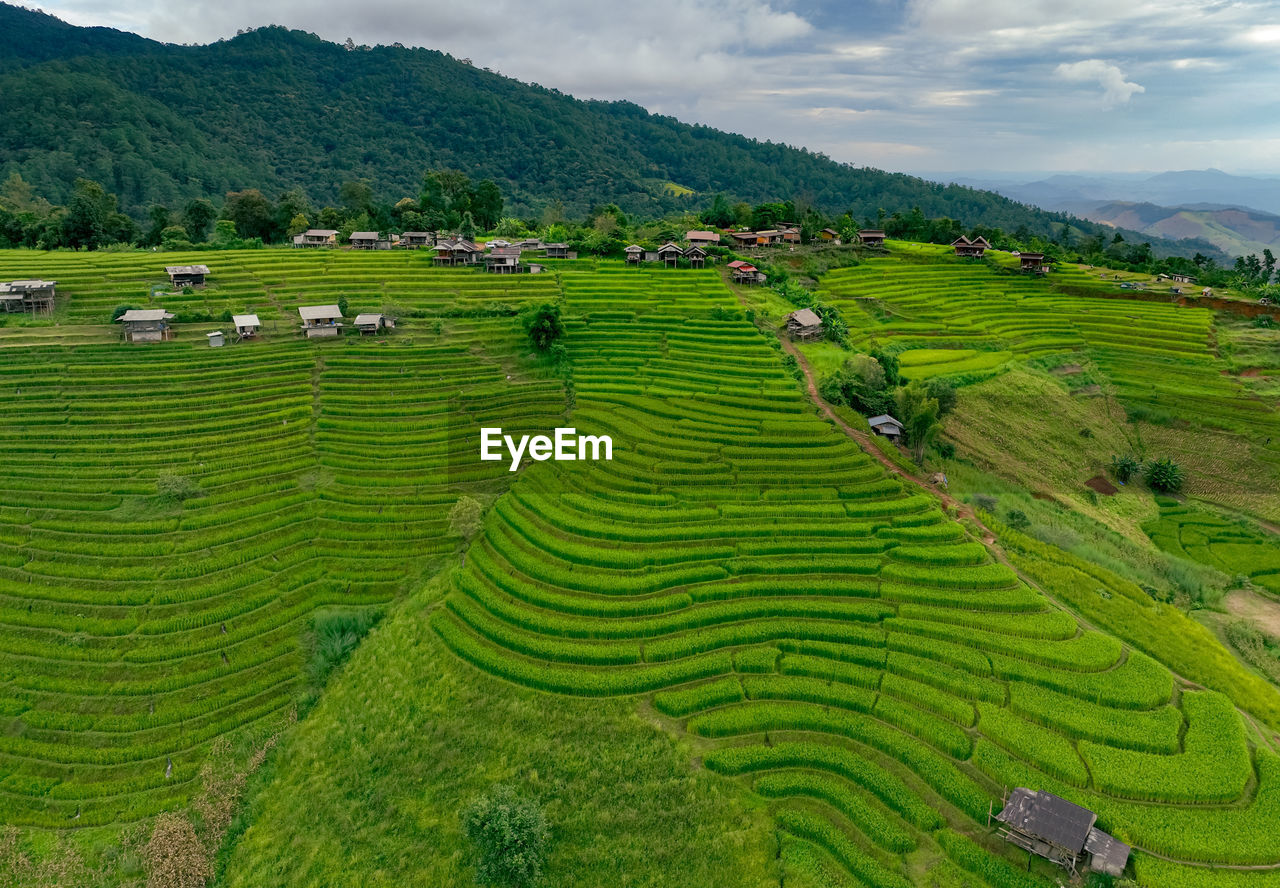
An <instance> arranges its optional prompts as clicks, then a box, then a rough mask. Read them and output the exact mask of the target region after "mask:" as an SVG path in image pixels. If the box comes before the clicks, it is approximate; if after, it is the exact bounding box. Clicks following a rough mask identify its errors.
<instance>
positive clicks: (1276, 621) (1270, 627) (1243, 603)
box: [1224, 589, 1280, 638]
mask: <svg viewBox="0 0 1280 888" xmlns="http://www.w3.org/2000/svg"><path fill="white" fill-rule="evenodd" d="M1224 603H1225V604H1226V606H1227V612H1228V613H1230V614H1232V615H1233V616H1237V617H1243V618H1244V619H1246V620H1249V621H1250V622H1252V623H1254V624H1255V625H1256V626H1257V627H1258V628H1259V629H1261V630H1262V631H1263V632H1265V633H1267V634H1268V635H1270V636H1272V637H1274V638H1280V601H1276V600H1275V599H1274V598H1267V597H1266V596H1263V595H1259V594H1258V593H1257V592H1250V591H1249V590H1247V589H1239V590H1237V591H1235V592H1232V593H1231V594H1230V595H1228V596H1227V597H1226V599H1225V601H1224Z"/></svg>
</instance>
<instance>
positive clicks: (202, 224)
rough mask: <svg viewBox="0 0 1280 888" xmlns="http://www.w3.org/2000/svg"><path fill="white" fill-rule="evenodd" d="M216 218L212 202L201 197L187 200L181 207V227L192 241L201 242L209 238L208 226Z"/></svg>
mask: <svg viewBox="0 0 1280 888" xmlns="http://www.w3.org/2000/svg"><path fill="white" fill-rule="evenodd" d="M216 218H218V211H217V210H216V209H214V206H213V204H212V203H211V202H210V201H208V200H205V199H204V198H203V197H197V198H196V199H195V200H189V201H187V205H186V206H185V207H183V208H182V227H183V228H185V229H186V230H187V234H188V235H189V236H190V239H191V240H192V241H195V242H196V243H203V242H204V241H206V240H208V238H209V226H210V225H211V224H212V223H213V220H214V219H216Z"/></svg>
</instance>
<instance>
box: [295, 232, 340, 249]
mask: <svg viewBox="0 0 1280 888" xmlns="http://www.w3.org/2000/svg"><path fill="white" fill-rule="evenodd" d="M293 245H294V246H295V247H336V246H337V245H338V232H337V231H336V230H335V229H333V228H308V229H307V230H306V231H304V232H302V234H299V235H297V236H295V237H294V239H293Z"/></svg>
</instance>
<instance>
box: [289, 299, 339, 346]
mask: <svg viewBox="0 0 1280 888" xmlns="http://www.w3.org/2000/svg"><path fill="white" fill-rule="evenodd" d="M298 315H299V317H301V318H302V332H303V333H305V334H307V338H308V339H327V338H329V337H333V336H341V335H342V309H340V308H338V306H336V305H304V306H302V307H301V308H299V309H298Z"/></svg>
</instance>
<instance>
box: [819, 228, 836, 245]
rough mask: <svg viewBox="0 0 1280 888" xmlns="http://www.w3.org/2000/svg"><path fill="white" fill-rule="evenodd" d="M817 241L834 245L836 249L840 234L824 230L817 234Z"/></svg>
mask: <svg viewBox="0 0 1280 888" xmlns="http://www.w3.org/2000/svg"><path fill="white" fill-rule="evenodd" d="M818 240H822V241H826V242H827V243H831V244H835V245H836V246H837V247H838V246H840V232H838V231H836V230H835V229H834V228H824V229H822V230H821V231H819V232H818Z"/></svg>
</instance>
